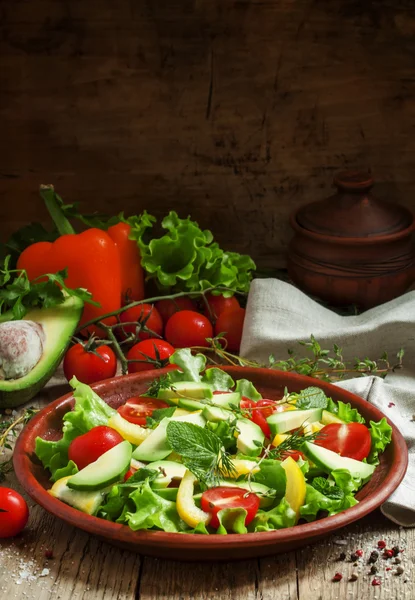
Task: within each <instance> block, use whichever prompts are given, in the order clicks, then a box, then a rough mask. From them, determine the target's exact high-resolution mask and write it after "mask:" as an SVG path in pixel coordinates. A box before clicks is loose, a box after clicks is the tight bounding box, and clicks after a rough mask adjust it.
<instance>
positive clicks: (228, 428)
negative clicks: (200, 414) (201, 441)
mask: <svg viewBox="0 0 415 600" xmlns="http://www.w3.org/2000/svg"><path fill="white" fill-rule="evenodd" d="M236 421H237V419H236V418H235V419H234V420H233V421H218V422H216V423H215V422H213V421H207V423H206V425H205V429H207V430H209V431H212V432H213V433H214V434H215V435H216V436H217V437H218V438H219V439H220V440H221V442H222V446H223V447H224V448H225V450H229V449H230V448H233V449H235V446H236V438H235V430H236Z"/></svg>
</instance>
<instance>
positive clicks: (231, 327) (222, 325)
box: [215, 308, 245, 352]
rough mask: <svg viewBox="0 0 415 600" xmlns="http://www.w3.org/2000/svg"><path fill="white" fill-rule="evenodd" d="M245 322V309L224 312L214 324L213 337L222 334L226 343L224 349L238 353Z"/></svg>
mask: <svg viewBox="0 0 415 600" xmlns="http://www.w3.org/2000/svg"><path fill="white" fill-rule="evenodd" d="M244 320H245V309H244V308H238V309H237V310H225V311H224V312H223V313H221V314H220V315H219V318H218V320H217V321H216V323H215V335H219V334H220V333H222V334H223V337H224V338H225V340H226V341H227V346H226V349H227V350H230V351H231V352H238V351H239V347H240V345H241V339H242V331H243V327H244Z"/></svg>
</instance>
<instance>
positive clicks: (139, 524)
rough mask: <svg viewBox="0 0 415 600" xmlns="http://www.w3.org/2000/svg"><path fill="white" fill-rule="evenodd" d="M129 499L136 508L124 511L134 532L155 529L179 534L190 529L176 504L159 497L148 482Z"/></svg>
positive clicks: (126, 519) (126, 521)
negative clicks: (180, 515)
mask: <svg viewBox="0 0 415 600" xmlns="http://www.w3.org/2000/svg"><path fill="white" fill-rule="evenodd" d="M129 499H130V500H132V502H133V503H134V508H132V509H130V510H127V511H124V515H125V516H124V518H125V523H126V524H127V525H128V526H129V527H130V528H131V529H132V530H133V531H138V530H139V529H153V528H154V529H160V530H162V531H168V532H172V533H177V532H180V531H186V530H188V529H189V527H188V526H187V525H186V523H184V521H182V520H181V518H180V517H179V514H178V512H177V509H176V503H175V502H171V501H170V500H165V499H164V498H162V497H161V496H159V495H158V494H157V493H156V492H155V491H154V490H152V489H151V487H150V483H149V481H148V480H147V481H145V482H143V483H142V485H140V486H139V487H138V488H137V489H136V490H135V491H134V492H132V493H131V494H130V495H129ZM118 522H120V519H118Z"/></svg>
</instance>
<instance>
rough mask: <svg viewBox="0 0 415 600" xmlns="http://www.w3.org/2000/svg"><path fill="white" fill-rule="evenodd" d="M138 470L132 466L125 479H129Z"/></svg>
mask: <svg viewBox="0 0 415 600" xmlns="http://www.w3.org/2000/svg"><path fill="white" fill-rule="evenodd" d="M136 471H137V469H134V467H131V468H130V469H128V471H127V472H126V474H125V475H124V481H127V480H128V479H130V477H132V476H133V475H134V473H135V472H136Z"/></svg>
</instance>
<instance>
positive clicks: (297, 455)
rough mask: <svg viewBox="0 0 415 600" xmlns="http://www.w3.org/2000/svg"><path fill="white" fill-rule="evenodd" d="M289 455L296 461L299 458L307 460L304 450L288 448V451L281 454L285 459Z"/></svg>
mask: <svg viewBox="0 0 415 600" xmlns="http://www.w3.org/2000/svg"><path fill="white" fill-rule="evenodd" d="M289 456H290V457H291V458H292V459H293V460H295V462H297V461H298V459H299V458H302V459H303V460H305V457H304V454H303V453H302V452H300V451H299V450H287V451H286V452H283V453H282V454H281V460H285V459H286V458H288V457H289Z"/></svg>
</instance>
